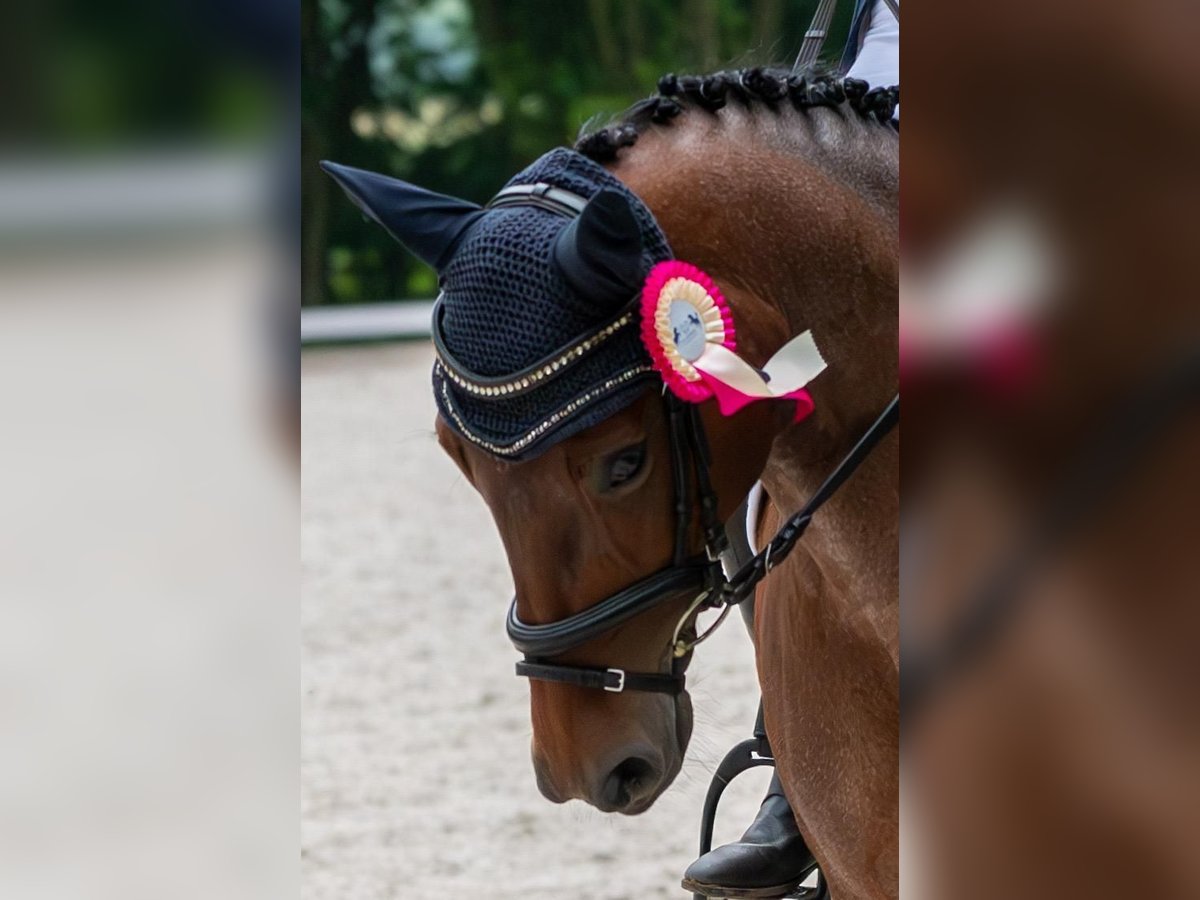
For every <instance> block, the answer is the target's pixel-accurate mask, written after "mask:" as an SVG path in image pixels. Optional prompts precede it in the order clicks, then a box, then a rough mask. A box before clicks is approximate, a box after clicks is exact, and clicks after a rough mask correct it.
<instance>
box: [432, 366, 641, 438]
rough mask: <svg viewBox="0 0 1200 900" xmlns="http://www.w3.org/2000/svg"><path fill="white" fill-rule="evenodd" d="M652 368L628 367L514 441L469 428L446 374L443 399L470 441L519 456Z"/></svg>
mask: <svg viewBox="0 0 1200 900" xmlns="http://www.w3.org/2000/svg"><path fill="white" fill-rule="evenodd" d="M437 368H438V370H439V371H440V372H442V373H443V374H449V370H448V369H447V368H446V367H445V366H443V365H442V364H441V362H440V361H439V362H438V363H437ZM653 371H654V367H653V366H648V365H640V366H635V367H634V368H632V369H626V370H625V371H624V372H622V373H620V374H619V375H614V376H613V377H612V378H610V379H608V380H607V381H605V382H604V383H603V384H601V385H599V386H598V387H594V388H592V389H591V390H590V391H587V392H586V393H584V394H581V395H580V396H578V397H576V398H575V399H574V400H572V401H571V402H570V403H568V404H567V405H566V406H564V407H563V408H562V409H560V410H559V411H558V412H556V413H554V414H553V415H551V416H550V417H549V418H546V419H543V420H542V421H541V422H539V423H538V424H537V425H536V426H534V428H533V429H531V430H530V431H528V432H526V433H525V434H523V435H521V437H519V438H517V439H516V440H515V441H513V442H512V443H511V444H493V443H492V442H491V441H485V440H484V439H483V438H481V437H477V436H475V435H474V434H472V433H471V430H470V429H469V428H467V425H466V423H465V422H463V420H462V419H461V418H460V417H459V415H458V410H456V409H455V408H454V402H453V400H451V398H450V387H449V383H448V381H447V380H446V379H445V378H443V379H442V399H443V400H444V401H445V404H446V409H447V411H449V413H450V417H451V418H452V419H454V423H455V424H456V425H457V426H458V430H459V432H461V433H462V434H463V436H465V437H466V438H467V440H469V441H471V443H473V444H477V445H478V446H480V447H482V448H483V449H484V450H487V451H488V452H489V453H494V454H495V455H496V456H516V455H517V454H518V453H520V452H521V451H522V450H524V449H525V448H526V447H528V446H529V445H530V444H532V443H533V442H534V441H536V440H537V439H538V438H540V437H541V436H542V435H544V434H545V433H546V432H547V431H549V430H550V429H551V428H553V427H554V426H555V425H557V424H558V423H559V422H561V421H562V420H563V419H565V418H566V417H567V416H569V415H571V414H572V413H574V412H577V411H578V410H579V409H581V408H582V407H584V406H586V405H587V404H589V403H592V402H593V401H595V400H599V399H600V398H601V397H603V396H604V395H605V394H607V393H608V392H610V391H612V390H613V389H615V388H618V387H620V386H621V385H623V384H627V383H628V382H630V381H632V380H633V379H634V378H637V377H638V376H639V375H646V374H649V373H651V372H653Z"/></svg>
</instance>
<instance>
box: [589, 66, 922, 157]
mask: <svg viewBox="0 0 1200 900" xmlns="http://www.w3.org/2000/svg"><path fill="white" fill-rule="evenodd" d="M730 102H733V103H737V104H739V105H740V106H742V107H745V108H754V107H756V106H757V107H765V108H767V109H769V110H772V111H774V112H781V111H782V110H783V109H785V108H787V107H788V106H790V107H792V108H794V109H796V110H799V111H801V112H807V111H808V110H812V109H816V108H826V109H832V110H838V111H842V112H845V111H847V110H848V111H850V112H852V113H854V114H855V115H857V116H859V117H861V118H862V119H865V120H867V121H872V122H876V123H880V124H888V125H889V126H890V123H891V119H892V116H893V114H894V113H895V111H896V104H897V103H899V102H900V88H899V87H875V88H872V87H870V85H868V84H867V82H865V81H862V80H860V79H858V78H845V77H841V76H838V75H834V74H830V73H826V72H818V71H815V70H811V69H810V70H807V71H804V72H793V71H791V70H790V69H784V68H776V67H754V68H749V69H729V70H725V71H721V72H714V73H712V74H710V75H674V74H668V75H664V76H663V77H662V78H660V79H659V80H658V93H656V94H654V95H653V96H651V97H647V98H646V99H645V100H639V101H638V102H637V103H635V104H634V105H633V106H631V107H630V108H629V109H627V110H626V111H625V112H624V113H622V114H621V115H620V116H618V117H617V119H616V120H614V121H612V122H610V123H609V124H607V125H605V126H603V127H601V128H597V129H596V130H593V131H587V127H588V126H586V125H585V126H584V133H582V134H581V135H580V137H579V139H578V141H576V143H575V149H576V150H577V151H579V152H580V153H582V154H583V155H584V156H587V157H588V158H590V159H592V160H595V161H596V162H599V163H608V162H612V161H614V160H615V159H616V158H617V153H618V152H619V151H620V150H621V149H622V148H623V147H631V146H633V145H634V144H635V143H637V139H638V136H639V135H640V134H642V133H643V132H645V131H646V130H647V129H648V128H649V127H650V126H651V125H669V124H670V123H671V121H672V120H673V119H675V117H677V116H679V115H680V114H682V113H683V112H685V111H686V110H689V109H695V110H700V111H703V112H706V113H709V114H712V115H715V114H717V112H718V111H719V110H721V109H722V108H724V107H725V106H726V105H728V104H729V103H730Z"/></svg>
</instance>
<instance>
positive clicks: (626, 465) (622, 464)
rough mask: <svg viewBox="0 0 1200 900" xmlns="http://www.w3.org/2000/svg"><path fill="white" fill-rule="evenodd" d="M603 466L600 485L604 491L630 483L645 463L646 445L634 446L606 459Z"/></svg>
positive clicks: (643, 443)
mask: <svg viewBox="0 0 1200 900" xmlns="http://www.w3.org/2000/svg"><path fill="white" fill-rule="evenodd" d="M604 462H605V465H604V477H603V478H602V484H603V486H604V488H605V490H612V489H613V488H619V487H620V486H621V485H623V484H626V483H627V482H629V481H632V480H633V478H634V477H635V476H636V475H637V473H638V472H640V471H642V466H643V465H644V464H645V462H646V443H645V442H644V441H643V442H642V443H640V444H634V445H632V446H630V447H626V448H625V449H623V450H618V451H617V452H616V453H614V454H613V455H612V456H610V457H608V458H607V459H606V460H605V461H604Z"/></svg>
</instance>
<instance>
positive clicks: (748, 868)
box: [683, 775, 817, 900]
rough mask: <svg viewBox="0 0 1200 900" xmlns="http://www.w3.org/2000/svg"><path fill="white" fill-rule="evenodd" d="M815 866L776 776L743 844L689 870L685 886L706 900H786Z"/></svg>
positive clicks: (708, 856)
mask: <svg viewBox="0 0 1200 900" xmlns="http://www.w3.org/2000/svg"><path fill="white" fill-rule="evenodd" d="M816 865H817V863H816V860H814V859H813V855H812V853H810V852H809V850H808V845H807V844H805V843H804V838H803V837H801V835H800V830H799V829H798V828H797V827H796V818H795V816H793V815H792V808H791V807H790V806H789V805H788V802H787V798H786V797H784V795H783V786H782V785H781V784H780V783H779V776H778V775H774V776H773V777H772V778H771V787H770V789H769V790H768V791H767V796H766V798H765V799H764V800H763V802H762V806H761V807H760V808H759V810H758V815H757V816H756V817H755V819H754V821H753V822H752V823H751V825H750V827H749V828H747V829H746V833H745V834H743V835H742V839H741V840H740V841H737V842H736V843H733V844H726V845H725V846H723V847H718V848H717V849H716V850H713V851H712V852H711V853H706V854H704V855H703V856H702V857H700V858H699V859H698V860H696V861H695V862H694V863H692V864H691V865H690V866H688V870H687V872H685V873H684V876H683V887H684V888H685V889H686V890H689V891H692V892H693V893H696V894H703V895H704V896H705V897H731V898H739V900H740V898H766V897H783V896H786V895H787V894H790V893H791V892H792V891H794V890H795V889H796V886H797V885H798V884H799V883H800V882H801V881H802V880H803V879H804V878H806V877H807V876H808V875H809V873H811V872H812V870H813V869H814V868H815V867H816Z"/></svg>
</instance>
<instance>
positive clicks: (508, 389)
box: [434, 311, 634, 397]
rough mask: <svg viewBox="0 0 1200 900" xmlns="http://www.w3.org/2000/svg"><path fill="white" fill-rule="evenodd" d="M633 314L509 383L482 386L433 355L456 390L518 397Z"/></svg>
mask: <svg viewBox="0 0 1200 900" xmlns="http://www.w3.org/2000/svg"><path fill="white" fill-rule="evenodd" d="M633 316H634V314H633V312H632V311H631V312H627V313H625V314H624V315H622V316H621V317H620V318H618V319H616V320H615V321H613V322H610V323H609V324H608V325H606V326H604V327H603V328H601V329H600V330H599V331H597V332H595V333H593V334H591V335H589V336H588V337H586V338H584V339H583V340H582V341H580V342H579V343H578V344H574V345H572V346H570V347H568V348H567V349H566V350H564V351H563V352H562V353H560V354H559V355H558V356H557V357H555V358H554V359H548V360H545V361H544V362H542V363H541V364H540V365H539V366H538V367H537V368H536V369H534V370H533V371H532V372H522V373H521V375H520V376H518V377H515V378H513V379H512V380H511V381H506V382H503V383H500V384H492V383H489V384H482V383H480V382H477V381H474V380H472V379H470V378H467V377H466V376H465V375H462V374H461V373H460V372H458V371H456V370H455V368H454V366H453V365H452V364H451V362H450V361H449V360H448V359H446V357H445V355H444V354H443V353H442V351H441V350H440V349H439V348H438V347H437V346H436V344H435V346H434V352H435V353H436V354H437V359H438V363H439V364H440V365H441V367H442V371H443V372H445V373H446V376H447V377H448V378H449V379H450V380H451V381H453V382H454V384H455V386H456V387H459V388H461V389H462V390H464V391H466V392H467V393H468V394H472V395H474V396H476V397H502V396H508V395H512V394H519V393H522V392H524V391H527V390H529V389H530V388H533V387H537V385H538V384H539V383H540V382H542V381H543V380H544V379H546V378H549V377H550V376H551V375H553V374H554V373H555V372H557V371H558V370H559V369H561V368H562V367H563V366H566V365H569V364H570V363H573V362H575V361H576V360H578V359H580V358H582V357H583V355H584V354H585V353H589V352H591V351H592V350H595V349H596V348H597V347H599V346H600V345H601V344H603V343H604V342H605V341H607V340H608V339H609V338H610V337H612V336H613V335H614V334H616V333H617V332H618V331H620V330H621V329H623V328H625V327H626V326H628V325H629V324H630V323H631V322H632V321H633Z"/></svg>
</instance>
